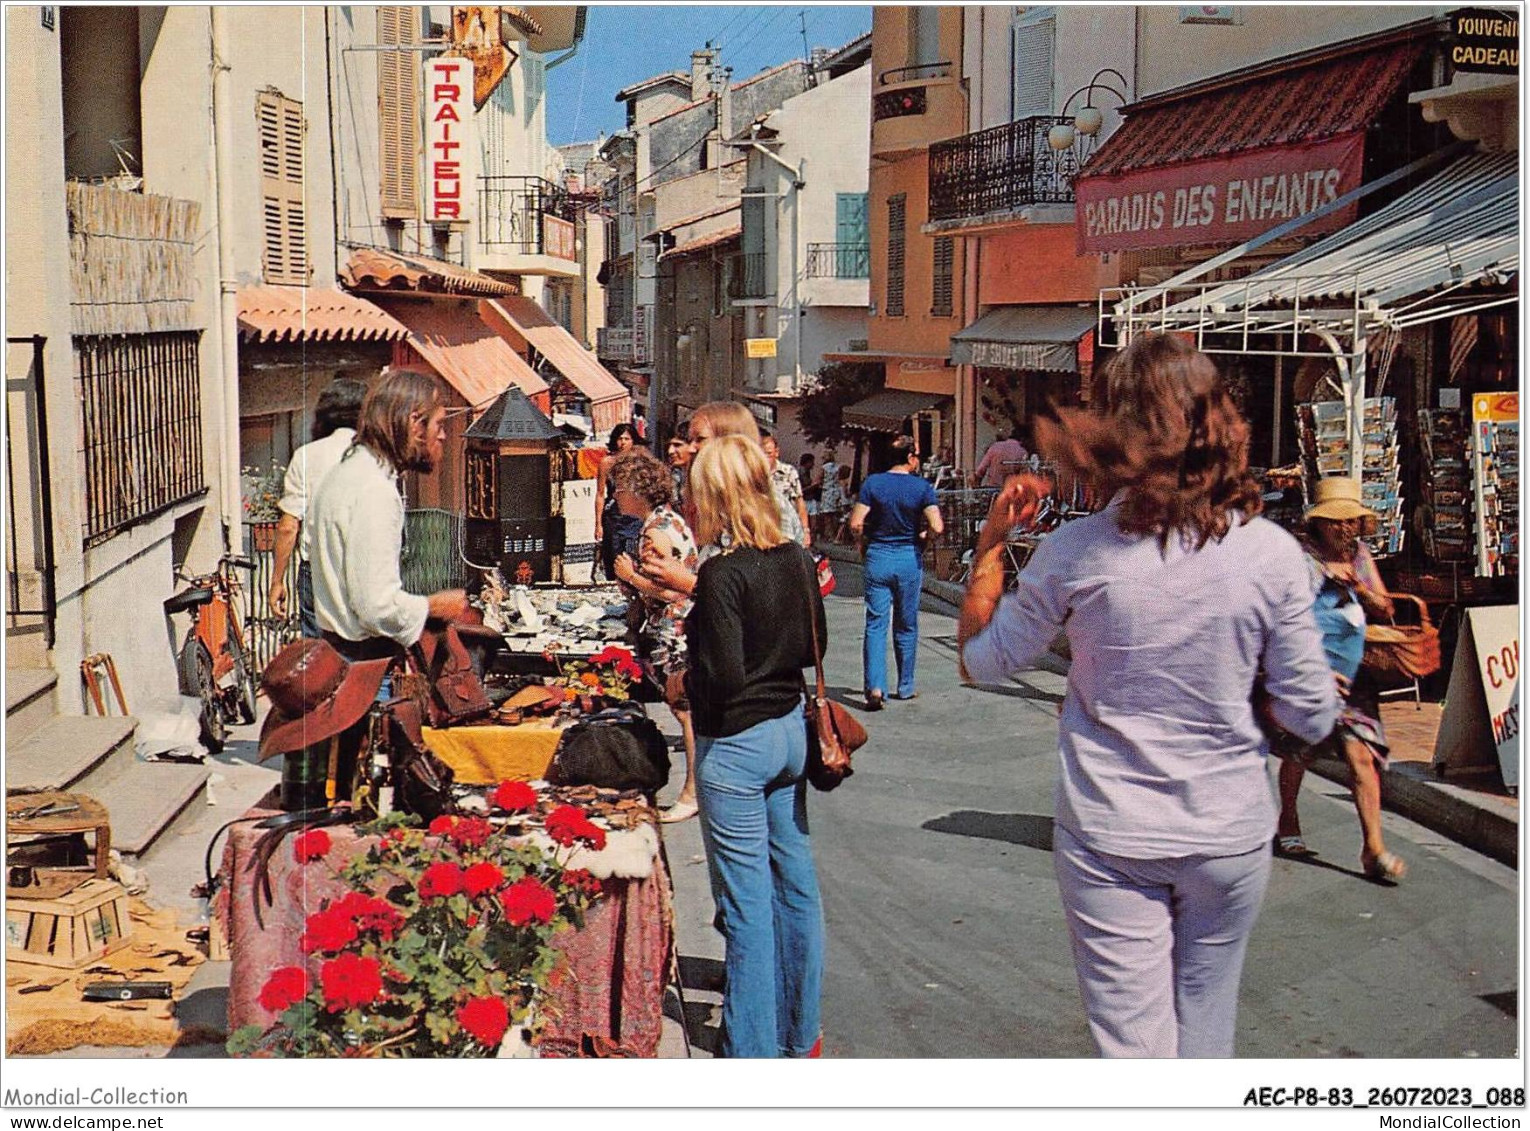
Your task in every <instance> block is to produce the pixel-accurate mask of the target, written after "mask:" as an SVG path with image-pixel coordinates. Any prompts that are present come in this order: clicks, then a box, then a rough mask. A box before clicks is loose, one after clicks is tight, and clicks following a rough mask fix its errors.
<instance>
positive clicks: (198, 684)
mask: <svg viewBox="0 0 1530 1131" xmlns="http://www.w3.org/2000/svg"><path fill="white" fill-rule="evenodd" d="M180 672H181V694H182V695H193V696H195V697H196V698H198V699H200V700H201V701H202V717H201V723H202V743H203V745H205V746H206V747H207V749H208V750H210V751H212V753H214V754H217V753H219V752H220V751H221V750H222V749H223V743H224V742H225V741H226V740H227V738H228V728H227V726H226V725H225V724H224V721H223V707H222V705H221V704H220V703H219V702H218V687H217V684H216V683H214V682H213V662H212V655H211V654H210V653H209V652H208V651H207V645H205V644H203V643H202V642H201V641H200V640H198V639H197V638H196V637H194V636H189V637H187V639H186V646H185V647H184V648H182V649H181V658H180Z"/></svg>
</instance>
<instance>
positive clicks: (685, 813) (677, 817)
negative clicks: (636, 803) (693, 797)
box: [659, 801, 701, 825]
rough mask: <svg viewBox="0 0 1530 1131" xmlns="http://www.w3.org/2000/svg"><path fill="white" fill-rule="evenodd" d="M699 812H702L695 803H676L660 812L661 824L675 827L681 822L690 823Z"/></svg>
mask: <svg viewBox="0 0 1530 1131" xmlns="http://www.w3.org/2000/svg"><path fill="white" fill-rule="evenodd" d="M699 812H701V810H700V808H699V807H698V806H697V805H696V803H695V802H694V801H676V802H675V803H674V804H673V805H671V806H670V807H669V808H668V809H661V810H660V811H659V823H660V824H662V825H673V824H677V823H679V822H680V821H689V820H690V819H691V818H692V817H694V816H695V815H696V814H697V813H699Z"/></svg>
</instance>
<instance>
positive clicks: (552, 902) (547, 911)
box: [499, 876, 558, 927]
mask: <svg viewBox="0 0 1530 1131" xmlns="http://www.w3.org/2000/svg"><path fill="white" fill-rule="evenodd" d="M499 902H500V906H501V907H503V908H504V909H505V919H506V921H508V922H509V923H510V924H511V925H512V926H516V927H524V926H525V925H526V924H527V923H550V922H552V917H553V916H554V915H556V914H557V913H558V898H557V896H555V895H553V893H552V891H551V889H549V888H548V886H547V885H546V884H544V883H542V881H541V880H538V879H535V878H534V877H532V876H526V877H524V878H522V879H519V880H516V881H515V883H513V884H511V885H510V886H509V887H507V888H506V889H505V890H504V891H502V892H500V893H499Z"/></svg>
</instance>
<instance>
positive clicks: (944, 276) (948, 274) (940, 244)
mask: <svg viewBox="0 0 1530 1131" xmlns="http://www.w3.org/2000/svg"><path fill="white" fill-rule="evenodd" d="M955 263H956V241H955V240H954V239H952V238H951V237H950V236H936V237H935V278H934V280H933V285H932V287H931V290H930V313H931V314H933V315H935V316H937V317H945V318H949V317H951V303H952V300H953V294H952V292H953V290H954V289H955V288H954V286H953V283H954V279H953V276H954V274H955V271H954V270H953V268H954V267H955Z"/></svg>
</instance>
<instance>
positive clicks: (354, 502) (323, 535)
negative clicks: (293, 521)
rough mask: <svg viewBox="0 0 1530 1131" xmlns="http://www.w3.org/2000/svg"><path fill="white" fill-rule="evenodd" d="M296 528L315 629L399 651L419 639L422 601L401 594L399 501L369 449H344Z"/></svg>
mask: <svg viewBox="0 0 1530 1131" xmlns="http://www.w3.org/2000/svg"><path fill="white" fill-rule="evenodd" d="M304 526H305V536H306V537H307V538H308V540H309V541H308V545H309V549H310V551H311V552H312V554H313V556H312V558H310V559H309V565H310V567H311V568H312V570H313V605H314V612H315V613H317V614H318V618H319V627H320V628H322V629H325V630H327V631H329V632H334V633H336V634H338V635H340V636H343V637H344V638H345V639H347V640H356V641H360V640H370V639H373V638H375V637H379V636H386V637H388V638H389V639H391V640H395V641H397V642H398V643H399V644H402V645H404V646H405V647H408V646H409V645H411V644H413V643H414V642H415V641H417V640H418V639H419V638H420V633H421V631H422V630H423V629H424V628H425V617H426V615H427V613H428V612H429V609H430V601H429V600H428V599H427V598H425V597H420V596H417V595H415V594H413V593H406V592H404V585H403V581H402V580H401V578H400V574H399V555H400V553H401V552H402V551H403V548H404V499H403V496H402V495H400V494H399V485H398V476H397V474H396V473H395V472H394V471H393V469H392V468H391V467H388V466H387V465H386V464H384V463H383V461H382V460H380V459H378V458H377V456H376V455H375V454H374V453H373V452H372V449H370V448H367V447H359V446H358V447H354V448H351V449H350V451H349V454H348V455H346V456H345V458H343V459H342V460H341V461H340V462H339V464H338V465H337V466H336V467H335V469H334V470H333V471H331V472H330V473H329V474H328V475H326V476H325V477H324V482H323V483H322V484H321V485H320V489H319V490H318V492H316V493H315V495H314V497H313V498H312V499H311V500H309V504H308V521H307V522H306V523H305V524H304Z"/></svg>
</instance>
